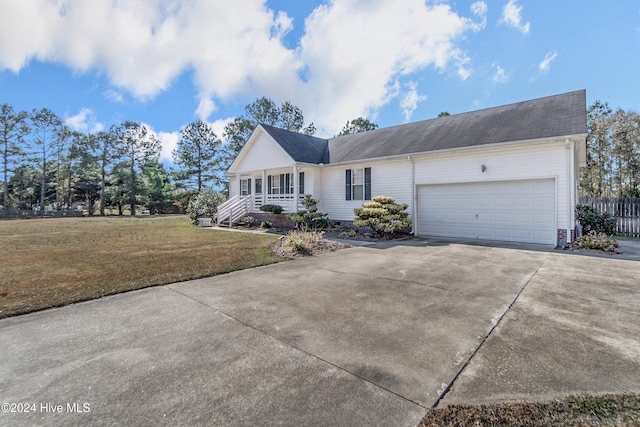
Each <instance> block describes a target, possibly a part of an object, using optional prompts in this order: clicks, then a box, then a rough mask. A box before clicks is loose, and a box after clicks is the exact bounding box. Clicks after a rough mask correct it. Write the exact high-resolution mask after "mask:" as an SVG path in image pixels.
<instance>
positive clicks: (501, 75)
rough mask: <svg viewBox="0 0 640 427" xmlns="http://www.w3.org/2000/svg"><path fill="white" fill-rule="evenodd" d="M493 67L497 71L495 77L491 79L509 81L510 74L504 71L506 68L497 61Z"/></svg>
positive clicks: (499, 81) (498, 81)
mask: <svg viewBox="0 0 640 427" xmlns="http://www.w3.org/2000/svg"><path fill="white" fill-rule="evenodd" d="M493 67H494V68H495V69H496V72H495V74H494V75H493V77H491V80H493V81H494V82H496V83H506V82H508V81H509V75H508V74H507V73H506V72H505V71H504V68H502V67H501V66H499V65H497V64H495V63H494V64H493Z"/></svg>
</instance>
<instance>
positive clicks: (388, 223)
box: [353, 196, 411, 237]
mask: <svg viewBox="0 0 640 427" xmlns="http://www.w3.org/2000/svg"><path fill="white" fill-rule="evenodd" d="M407 207H408V205H406V204H405V203H396V201H395V199H394V198H393V197H389V196H376V197H374V198H373V201H371V202H365V203H363V204H362V207H361V208H358V209H354V210H353V212H354V213H355V214H356V218H355V219H354V221H353V224H354V225H355V226H356V227H370V228H371V229H372V230H373V233H374V234H375V235H377V236H385V237H392V236H396V235H398V234H408V232H409V228H410V227H411V220H410V219H409V214H408V213H407V212H404V210H405V209H407Z"/></svg>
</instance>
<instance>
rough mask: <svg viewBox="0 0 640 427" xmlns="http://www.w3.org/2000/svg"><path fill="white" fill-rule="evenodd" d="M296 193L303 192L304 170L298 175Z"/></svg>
mask: <svg viewBox="0 0 640 427" xmlns="http://www.w3.org/2000/svg"><path fill="white" fill-rule="evenodd" d="M298 194H304V172H300V174H299V175H298Z"/></svg>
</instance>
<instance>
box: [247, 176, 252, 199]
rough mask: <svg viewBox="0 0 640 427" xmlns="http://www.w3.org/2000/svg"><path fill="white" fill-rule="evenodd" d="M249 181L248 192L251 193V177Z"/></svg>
mask: <svg viewBox="0 0 640 427" xmlns="http://www.w3.org/2000/svg"><path fill="white" fill-rule="evenodd" d="M247 181H249V182H247V194H248V195H251V178H249V179H248V180H247Z"/></svg>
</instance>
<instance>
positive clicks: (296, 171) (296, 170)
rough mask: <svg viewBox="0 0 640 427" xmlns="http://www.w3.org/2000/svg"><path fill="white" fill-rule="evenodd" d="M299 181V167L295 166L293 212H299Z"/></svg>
mask: <svg viewBox="0 0 640 427" xmlns="http://www.w3.org/2000/svg"><path fill="white" fill-rule="evenodd" d="M298 181H299V179H298V167H297V166H296V165H293V212H298V198H299V196H300V195H299V194H298V193H299V191H300V184H299V182H298Z"/></svg>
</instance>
